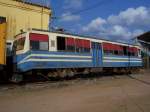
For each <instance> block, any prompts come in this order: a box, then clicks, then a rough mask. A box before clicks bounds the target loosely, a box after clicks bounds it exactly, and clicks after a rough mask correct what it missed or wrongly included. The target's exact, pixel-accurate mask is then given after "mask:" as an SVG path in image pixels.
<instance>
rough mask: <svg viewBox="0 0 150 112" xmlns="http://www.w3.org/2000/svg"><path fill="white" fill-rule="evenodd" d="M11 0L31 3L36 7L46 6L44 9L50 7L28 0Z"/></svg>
mask: <svg viewBox="0 0 150 112" xmlns="http://www.w3.org/2000/svg"><path fill="white" fill-rule="evenodd" d="M13 1H17V2H21V3H25V4H28V5H33V6H37V7H43V8H46V9H50V7H48V6H45V5H41V4H38V3H33V2H29V1H25V0H13Z"/></svg>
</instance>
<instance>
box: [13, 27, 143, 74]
mask: <svg viewBox="0 0 150 112" xmlns="http://www.w3.org/2000/svg"><path fill="white" fill-rule="evenodd" d="M14 49H15V55H14V64H15V65H16V70H17V71H18V72H27V71H31V70H37V69H38V70H44V69H49V70H53V69H78V68H79V69H84V68H86V69H92V68H105V67H106V68H114V67H118V68H121V67H122V68H126V67H141V66H142V59H141V55H140V48H139V47H138V46H134V45H128V44H124V43H118V42H111V41H108V40H102V39H96V38H90V37H84V36H79V35H71V34H65V33H60V32H46V31H38V30H30V31H27V32H25V33H21V34H18V35H17V36H16V39H15V42H14Z"/></svg>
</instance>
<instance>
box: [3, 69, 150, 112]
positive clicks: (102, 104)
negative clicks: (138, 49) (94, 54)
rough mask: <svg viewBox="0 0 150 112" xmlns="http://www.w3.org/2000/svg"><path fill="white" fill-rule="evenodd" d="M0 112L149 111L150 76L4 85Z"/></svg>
mask: <svg viewBox="0 0 150 112" xmlns="http://www.w3.org/2000/svg"><path fill="white" fill-rule="evenodd" d="M0 112H150V73H149V72H144V73H143V72H142V73H140V74H132V75H130V76H126V75H125V76H107V77H99V78H92V79H84V80H83V79H75V80H71V81H61V82H56V83H44V84H42V83H36V84H26V85H22V86H14V85H13V86H1V87H0Z"/></svg>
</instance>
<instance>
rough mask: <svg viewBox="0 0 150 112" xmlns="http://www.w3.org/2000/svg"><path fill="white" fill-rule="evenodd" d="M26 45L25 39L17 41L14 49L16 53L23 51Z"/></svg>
mask: <svg viewBox="0 0 150 112" xmlns="http://www.w3.org/2000/svg"><path fill="white" fill-rule="evenodd" d="M24 44H25V37H21V38H19V39H17V40H15V42H14V45H13V48H14V49H15V51H19V50H23V49H24Z"/></svg>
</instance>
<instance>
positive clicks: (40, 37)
mask: <svg viewBox="0 0 150 112" xmlns="http://www.w3.org/2000/svg"><path fill="white" fill-rule="evenodd" d="M29 38H30V40H33V41H43V42H47V41H48V40H49V39H48V35H45V34H37V33H30V34H29Z"/></svg>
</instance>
